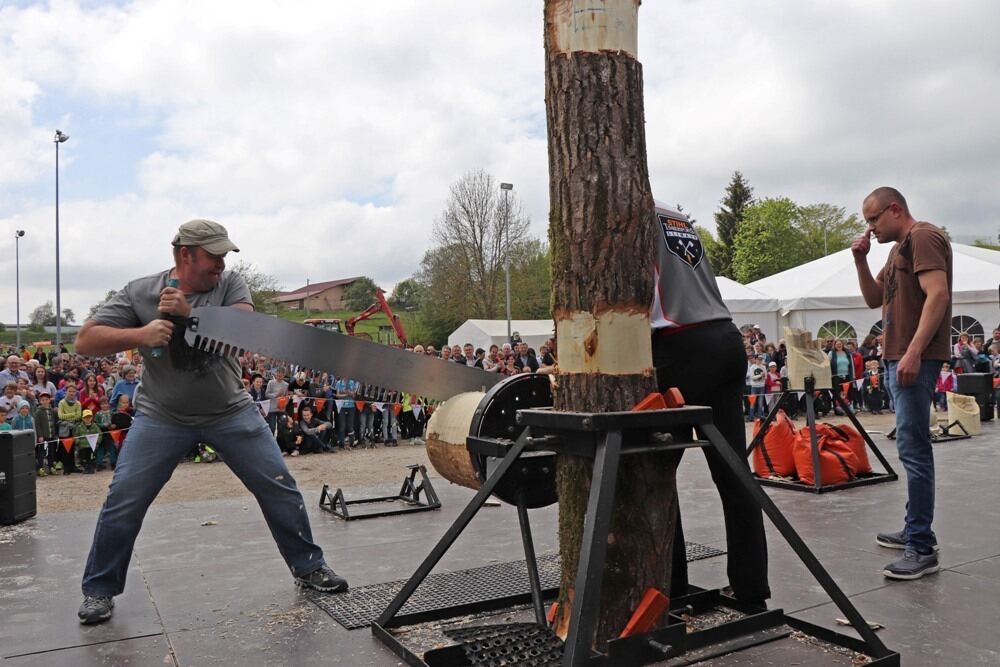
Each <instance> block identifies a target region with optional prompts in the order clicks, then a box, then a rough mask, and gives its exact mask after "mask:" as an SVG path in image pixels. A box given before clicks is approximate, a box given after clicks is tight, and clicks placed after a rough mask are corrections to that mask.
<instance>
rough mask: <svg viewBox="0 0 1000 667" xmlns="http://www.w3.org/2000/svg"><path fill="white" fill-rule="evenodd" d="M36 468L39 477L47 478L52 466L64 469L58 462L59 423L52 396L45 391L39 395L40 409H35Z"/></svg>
mask: <svg viewBox="0 0 1000 667" xmlns="http://www.w3.org/2000/svg"><path fill="white" fill-rule="evenodd" d="M34 421H35V442H36V443H37V444H36V445H35V466H36V467H37V468H38V476H39V477H45V476H46V475H48V474H49V473H50V472H52V468H51V466H58V467H59V469H62V464H61V463H57V462H56V452H57V450H56V448H57V447H59V437H58V435H59V434H58V431H57V430H56V424H57V423H58V421H59V418H58V416H57V415H56V411H55V409H54V408H53V407H52V396H51V395H49V392H47V391H43V392H42V393H40V394H39V395H38V407H37V408H35V418H34Z"/></svg>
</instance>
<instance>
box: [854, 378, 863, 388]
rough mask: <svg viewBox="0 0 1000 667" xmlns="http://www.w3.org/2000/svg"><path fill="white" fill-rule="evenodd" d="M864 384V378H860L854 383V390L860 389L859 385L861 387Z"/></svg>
mask: <svg viewBox="0 0 1000 667" xmlns="http://www.w3.org/2000/svg"><path fill="white" fill-rule="evenodd" d="M864 383H865V380H864V378H861V379H860V380H855V381H854V387H855V388H856V389H861V385H863V384H864Z"/></svg>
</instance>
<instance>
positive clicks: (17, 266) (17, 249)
mask: <svg viewBox="0 0 1000 667" xmlns="http://www.w3.org/2000/svg"><path fill="white" fill-rule="evenodd" d="M22 236H24V230H23V229H19V230H17V231H16V232H14V292H15V293H16V295H17V296H16V297H15V298H16V301H17V325H16V326H17V349H18V350H20V349H21V237H22Z"/></svg>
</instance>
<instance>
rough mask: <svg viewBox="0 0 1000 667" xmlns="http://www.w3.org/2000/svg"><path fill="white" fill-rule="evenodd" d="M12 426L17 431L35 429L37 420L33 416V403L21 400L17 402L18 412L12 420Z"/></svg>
mask: <svg viewBox="0 0 1000 667" xmlns="http://www.w3.org/2000/svg"><path fill="white" fill-rule="evenodd" d="M10 426H11V428H12V429H13V430H15V431H34V430H35V420H34V419H32V417H31V404H30V403H28V402H27V401H25V400H23V399H22V400H21V402H19V403H18V404H17V414H15V415H14V416H13V417H12V418H11V420H10Z"/></svg>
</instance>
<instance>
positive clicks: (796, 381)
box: [785, 327, 833, 390]
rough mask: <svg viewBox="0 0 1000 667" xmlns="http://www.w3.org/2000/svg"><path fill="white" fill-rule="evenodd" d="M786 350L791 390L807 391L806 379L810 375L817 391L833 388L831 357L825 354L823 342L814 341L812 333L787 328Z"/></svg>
mask: <svg viewBox="0 0 1000 667" xmlns="http://www.w3.org/2000/svg"><path fill="white" fill-rule="evenodd" d="M785 348H786V349H787V350H788V356H787V360H786V362H785V363H787V364H788V386H789V388H791V389H798V390H802V389H805V386H806V385H805V379H806V378H807V377H809V376H810V375H812V376H813V378H814V379H815V380H816V389H832V388H833V380H832V378H831V375H830V357H828V356H827V354H826V353H825V352H823V349H822V344H821V342H820V341H818V340H813V337H812V333H810V332H808V331H804V330H802V329H793V328H791V327H785Z"/></svg>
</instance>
